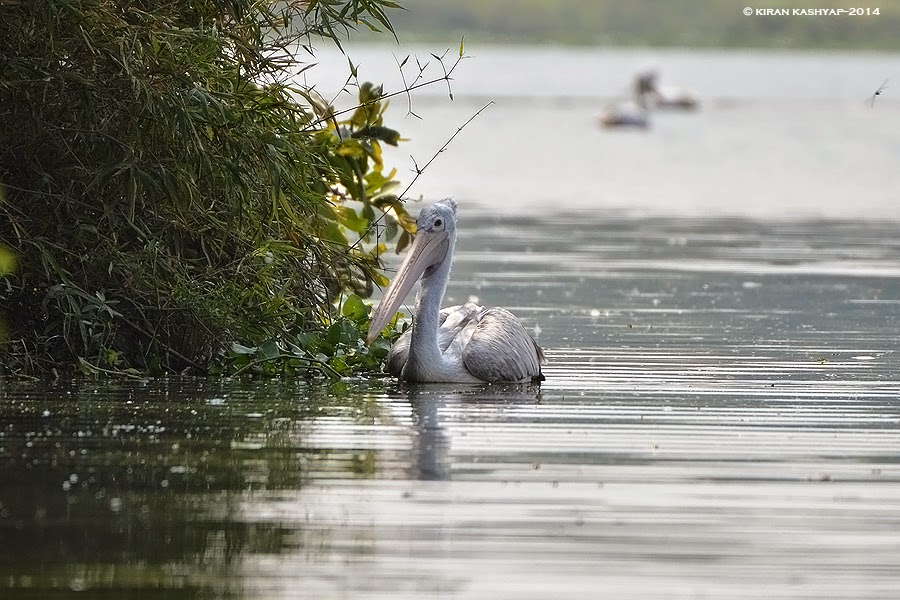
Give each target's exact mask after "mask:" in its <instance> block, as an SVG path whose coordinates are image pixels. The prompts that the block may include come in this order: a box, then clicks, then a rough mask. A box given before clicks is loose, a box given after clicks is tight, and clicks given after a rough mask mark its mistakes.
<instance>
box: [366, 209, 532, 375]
mask: <svg viewBox="0 0 900 600" xmlns="http://www.w3.org/2000/svg"><path fill="white" fill-rule="evenodd" d="M456 224H457V205H456V202H455V201H454V200H451V199H447V200H441V201H440V202H436V203H434V204H432V205H431V206H427V207H425V208H423V209H422V211H421V212H420V213H419V217H418V219H416V227H417V231H416V236H415V239H414V240H413V243H412V246H411V247H410V249H409V251H408V254H407V256H406V258H405V259H404V261H403V264H402V265H401V266H400V268H399V270H398V271H397V274H396V275H394V279H393V281H392V282H391V284H390V285H389V286H388V288H387V290H386V291H385V292H384V296H383V297H382V298H381V302H380V303H379V304H378V307H377V308H376V309H375V312H374V313H373V314H372V320H371V324H370V326H369V334H368V341H369V342H370V343H371V341H372V340H374V339H375V338H376V337H378V335H379V334H380V333H381V331H382V329H383V328H384V327H385V325H387V323H388V321H390V319H391V318H392V317H393V316H394V314H395V313H396V312H397V309H398V308H399V307H400V305H401V303H402V302H403V300H404V299H405V298H406V296H407V294H409V292H410V290H411V289H412V288H413V286H414V285H415V283H416V281H418V280H420V279H421V287H420V289H419V293H418V295H417V297H416V314H415V316H414V317H413V324H412V327H411V328H410V329H409V330H408V331H406V332H405V333H404V334H403V335H402V336H400V339H399V340H397V342H396V343H395V344H394V345H393V347H392V348H391V350H390V353H389V354H388V364H387V367H388V372H389V373H391V374H392V375H395V376H397V377H399V378H400V379H403V380H405V381H413V382H422V383H466V382H494V381H506V382H526V381H542V380H543V379H544V376H543V375H542V374H541V363H542V362H543V361H544V353H543V351H542V350H541V348H540V346H538V345H537V342H535V341H534V338H532V337H531V335H529V333H528V332H527V331H526V330H525V327H524V326H523V325H522V323H521V322H520V321H519V319H518V318H517V317H516V316H515V315H513V314H512V313H511V312H509V311H508V310H506V309H504V308H485V307H483V306H479V305H477V304H475V303H474V302H467V303H466V304H463V305H460V306H452V307H449V308H445V309H443V310H441V302H442V300H443V298H444V292H445V291H446V289H447V282H448V281H449V279H450V268H451V264H452V262H453V252H454V249H455V247H456Z"/></svg>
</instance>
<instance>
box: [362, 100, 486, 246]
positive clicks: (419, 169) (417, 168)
mask: <svg viewBox="0 0 900 600" xmlns="http://www.w3.org/2000/svg"><path fill="white" fill-rule="evenodd" d="M492 104H494V101H493V100H491V101H490V102H488V103H487V104H485V105H484V106H482V107H481V108H479V109H478V110H477V111H475V113H474V114H473V115H472V116H471V117H469V118H468V119H467V120H466V122H465V123H463V124H462V125H460V126H459V127H457V129H456V132H454V134H453V135H451V136H450V138H449V139H448V140H447V141H446V142H444V145H442V146H441V147H440V148H438V150H437V152H435V153H434V154H433V155H432V156H431V158H429V159H428V162H426V163H425V165H424V166H422V167H420V166H419V165H418V164H417V163H416V159H415V158H413V157H412V156H410V158H411V159H412V161H413V165H415V173H416V174H415V176H414V177H413V178H412V181H410V182H409V185H407V186H406V188H405V189H404V190H403V191H402V192H400V194H399V195H398V196H397V197H398V198H400V199H401V201H402V199H403V196H405V195H406V194H407V192H409V190H410V189H411V188H412V186H413V185H415V183H416V181H417V180H418V179H419V177H420V176H421V175H422V173H424V172H425V169H427V168H428V167H429V166H430V165H431V163H433V162H434V161H435V159H437V157H438V156H439V155H440V154H442V153H443V152H444V151H445V150H446V149H447V148H448V147H449V146H450V144H451V143H452V142H453V140H454V139H456V136H458V135H459V134H460V133H461V132H462V130H463V129H465V128H466V127H467V126H468V125H469V123H471V122H472V121H474V120H475V118H476V117H478V115H480V114H481V113H483V112H484V111H485V110H487V108H488V107H489V106H491V105H492ZM386 214H387V213H386V212H382V213H381V215H380V216H379V217H378V218H377V219H375V220H374V221H373V222H372V224H371V225H369V228H368V229H366V231H365V233H363V234H362V235H361V236H359V239H357V240H356V241H355V242H353V243H352V244H350V247H349V248H348V249H347V250H348V251H349V250H352V249H354V248H356V247H357V246H358V245H359V244H360V242H362V240H363V238H365V237H366V236H367V235H369V233H370V232H371V231H372V230H373V229H375V228H376V227H377V226H378V224H379V223H381V221H382V219H384V217H385V215H386Z"/></svg>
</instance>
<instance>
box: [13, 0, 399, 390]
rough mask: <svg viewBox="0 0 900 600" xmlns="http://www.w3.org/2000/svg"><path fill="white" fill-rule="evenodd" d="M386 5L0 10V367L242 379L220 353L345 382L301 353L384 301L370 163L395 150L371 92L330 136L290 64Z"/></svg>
mask: <svg viewBox="0 0 900 600" xmlns="http://www.w3.org/2000/svg"><path fill="white" fill-rule="evenodd" d="M393 7H396V4H394V3H393V2H391V1H389V0H348V1H346V2H343V1H333V2H318V1H298V2H282V1H275V0H255V1H251V0H191V1H190V2H188V1H176V2H167V3H156V2H147V1H133V2H119V1H115V0H29V1H28V2H16V3H0V121H2V123H3V127H2V129H0V184H2V185H4V186H5V187H6V190H7V198H6V200H5V201H0V244H5V245H6V246H8V247H9V248H11V249H12V250H13V251H14V252H15V253H16V255H17V256H18V257H19V265H18V269H17V271H16V273H15V274H14V275H10V274H7V275H5V276H3V278H2V280H0V281H2V283H3V285H2V286H0V307H2V309H3V311H4V313H5V317H4V318H5V320H6V322H7V325H8V326H9V330H10V335H9V339H8V340H7V342H6V344H5V351H6V356H5V362H6V363H7V365H8V366H11V367H12V369H13V370H18V371H20V372H46V371H48V370H51V369H54V368H60V367H61V366H63V365H74V366H77V367H79V368H80V369H81V370H82V371H84V372H86V373H90V372H97V371H102V370H116V371H121V370H126V369H129V368H135V369H138V370H141V371H149V372H160V371H170V370H174V371H181V370H184V369H186V368H188V369H194V370H196V371H205V370H206V368H207V367H208V366H209V365H211V364H212V365H216V369H217V370H220V371H221V370H225V371H228V370H229V369H231V368H235V369H245V368H246V364H245V363H244V362H243V360H244V359H243V358H241V357H245V356H248V354H241V353H240V352H234V348H238V347H240V348H245V349H251V348H256V349H259V351H260V352H263V353H264V354H266V355H272V356H274V355H275V353H276V352H277V353H278V355H282V354H285V353H287V354H293V355H294V357H295V358H298V359H299V358H303V357H305V358H304V360H298V362H297V364H298V365H300V364H301V363H302V365H303V367H304V368H308V367H312V368H320V369H322V370H326V371H328V370H329V369H330V371H333V372H339V373H344V372H346V371H347V369H344V368H343V366H342V365H341V364H338V365H337V366H334V365H331V366H326V367H323V366H322V361H321V360H320V357H319V358H316V357H318V356H319V355H320V354H323V353H326V354H327V352H328V351H332V354H334V353H335V352H336V350H337V345H339V344H341V343H343V344H346V343H347V341H348V340H349V338H350V337H352V335H350V334H349V333H347V332H348V331H349V329H347V330H345V329H344V328H345V327H348V325H347V323H350V324H351V325H352V326H353V327H356V328H357V329H359V328H363V329H364V328H365V326H366V323H365V322H364V321H363V320H362V317H361V314H360V313H359V311H358V309H357V308H356V307H358V304H357V302H358V300H353V298H357V299H358V298H359V297H364V296H366V295H368V294H369V293H370V292H371V290H372V288H373V284H374V283H378V284H383V283H385V281H384V276H383V275H382V274H381V273H380V271H379V268H380V262H379V256H380V255H381V254H383V253H384V252H386V251H387V245H386V244H389V243H394V242H397V241H400V240H405V239H407V238H406V237H404V235H405V236H408V235H409V232H410V231H412V230H413V227H414V221H413V220H412V219H411V218H410V217H409V215H408V214H407V213H406V212H405V211H404V210H403V206H402V204H401V203H400V201H399V200H398V199H397V197H396V196H395V195H392V191H393V189H394V188H395V187H396V185H397V183H396V182H395V181H394V172H393V171H390V172H387V173H385V169H384V165H383V163H382V160H381V147H380V144H381V143H388V144H396V143H397V141H398V140H399V137H400V136H399V133H398V132H396V131H393V130H391V129H389V128H387V127H386V126H385V124H384V109H385V107H386V102H385V101H384V99H383V98H382V92H381V90H380V88H379V87H377V86H374V85H371V84H363V85H361V86H359V94H360V97H359V102H360V106H359V107H358V108H357V110H356V111H354V112H353V113H352V114H351V115H350V116H349V117H348V118H347V119H344V120H338V117H337V115H336V114H335V111H334V109H332V108H331V107H329V106H328V105H327V103H325V102H323V101H322V100H321V99H319V98H317V97H316V96H315V94H314V93H313V92H312V91H311V90H309V89H305V88H302V87H300V88H297V87H292V83H291V79H290V77H291V76H293V75H296V74H297V73H298V72H299V71H301V70H302V69H303V68H306V67H308V66H309V65H301V63H300V62H299V60H298V59H297V58H296V51H297V49H298V48H300V47H304V46H305V47H307V48H308V47H309V45H310V44H311V43H312V41H314V40H318V39H320V38H325V39H330V40H333V41H335V42H339V39H340V37H341V36H342V35H344V34H345V33H346V32H347V31H349V29H350V28H352V26H354V25H355V24H357V23H360V24H364V25H366V26H368V27H370V28H372V29H385V30H388V31H390V30H391V25H390V22H389V21H388V19H387V16H386V14H385V10H386V9H388V8H393ZM379 218H383V219H386V222H387V224H388V227H387V232H386V233H384V234H382V235H381V237H380V238H376V236H375V234H374V233H373V231H374V230H373V228H372V225H373V223H374V222H375V220H376V219H379ZM404 232H406V233H405V234H404ZM345 294H353V295H351V296H349V298H348V299H347V300H346V301H345V302H344V303H343V307H344V309H345V313H344V314H343V315H342V314H340V313H338V312H337V310H338V309H337V308H336V304H335V302H336V301H338V300H339V299H340V298H342V297H343V295H345ZM348 306H352V307H354V308H352V309H350V314H349V315H348V314H347V313H346V310H347V307H348ZM335 327H339V328H340V332H339V333H334V332H335V331H337V330H336V329H335ZM345 333H347V335H346V336H345V335H344V334H345ZM304 336H312V337H304ZM348 336H349V337H348ZM357 337H358V335H357ZM345 338H346V339H345ZM310 339H318V340H322V342H321V343H319V342H317V343H316V344H311V343H310V344H305V343H304V342H303V340H310ZM324 344H330V346H325V345H324ZM228 348H231V349H232V351H231V352H227V351H226V349H228ZM300 350H302V351H303V352H300ZM253 352H256V350H253ZM372 352H373V354H371V357H370V358H373V359H377V357H378V355H377V352H378V349H377V347H376V348H375V349H374V350H373V351H372ZM251 354H252V353H251ZM344 354H345V355H346V354H347V353H346V352H345V353H344ZM307 355H309V356H307ZM310 356H311V357H312V358H310ZM304 361H305V362H304ZM344 363H345V364H346V365H347V367H348V369H350V365H351V364H352V365H353V367H355V368H371V367H373V366H374V363H373V362H372V361H371V360H368V358H367V360H363V361H357V362H354V361H352V360H351V361H349V362H347V361H344ZM230 365H235V366H234V367H232V366H230ZM351 370H352V369H351Z"/></svg>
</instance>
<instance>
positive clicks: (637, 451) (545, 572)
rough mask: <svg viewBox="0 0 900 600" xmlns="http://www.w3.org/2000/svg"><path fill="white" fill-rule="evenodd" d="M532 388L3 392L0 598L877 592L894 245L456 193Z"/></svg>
mask: <svg viewBox="0 0 900 600" xmlns="http://www.w3.org/2000/svg"><path fill="white" fill-rule="evenodd" d="M448 295H449V296H450V297H451V298H450V299H448V302H449V301H459V300H464V299H467V298H468V297H469V296H471V295H477V296H478V298H479V301H481V302H483V303H486V304H500V305H504V306H508V307H510V308H512V309H513V310H514V311H515V312H516V313H517V314H519V315H520V316H521V317H522V318H523V320H524V321H525V324H526V326H527V327H529V328H531V329H532V330H534V331H535V333H536V335H537V336H538V339H539V340H540V342H541V344H542V345H543V346H544V347H545V348H546V350H547V354H548V358H549V363H548V364H547V365H546V369H545V374H546V376H547V381H546V382H544V384H543V385H541V386H540V387H539V388H538V387H531V386H515V385H513V386H469V387H465V386H458V385H426V386H421V385H420V386H411V385H400V384H398V383H396V382H394V381H393V380H390V379H374V380H369V381H364V380H348V381H342V382H336V383H329V382H304V381H252V380H239V381H231V380H185V379H178V378H170V379H163V380H154V381H149V382H103V383H94V382H56V383H10V382H6V383H5V384H4V385H3V387H2V389H0V423H2V426H0V542H2V543H0V596H2V597H3V598H11V599H21V598H29V599H31V598H34V599H37V598H41V599H43V598H63V597H79V598H87V597H91V598H247V599H250V598H292V599H293V598H310V599H312V598H366V599H370V598H410V599H413V598H417V599H418V598H485V599H488V598H490V599H495V598H511V599H512V598H516V599H520V598H534V599H538V598H596V597H615V598H648V599H649V598H653V599H656V598H773V597H777V598H810V599H812V598H816V599H821V598H848V597H852V598H894V597H896V590H897V589H900V568H898V567H900V380H898V377H897V357H898V354H897V339H898V334H900V331H898V328H900V325H898V320H897V305H898V302H900V244H898V243H897V242H896V237H895V227H894V226H893V225H876V224H873V223H870V222H869V223H867V222H842V223H836V222H802V221H795V222H780V223H758V222H754V221H743V220H726V221H711V220H703V221H697V220H695V219H686V220H680V219H654V218H644V219H640V218H637V219H635V218H626V217H622V218H617V219H610V218H597V217H594V218H590V219H585V218H575V217H573V216H572V215H568V216H556V217H544V218H539V219H538V218H524V217H516V218H512V217H508V216H497V215H492V214H488V213H481V212H478V211H474V212H472V211H470V213H469V214H466V215H465V216H464V219H463V222H462V223H461V225H460V240H459V243H458V259H457V261H456V263H455V267H454V275H453V280H452V282H451V285H450V289H449V290H448Z"/></svg>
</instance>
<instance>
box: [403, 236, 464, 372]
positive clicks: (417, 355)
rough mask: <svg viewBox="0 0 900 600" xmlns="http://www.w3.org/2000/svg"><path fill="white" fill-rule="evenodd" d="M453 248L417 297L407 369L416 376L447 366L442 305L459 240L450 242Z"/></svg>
mask: <svg viewBox="0 0 900 600" xmlns="http://www.w3.org/2000/svg"><path fill="white" fill-rule="evenodd" d="M448 241H449V243H450V247H449V248H448V249H447V254H446V256H444V259H443V260H442V261H441V262H439V263H438V264H436V265H434V267H432V270H431V272H428V273H426V275H425V276H424V277H422V284H421V287H420V288H419V293H418V295H417V296H416V316H415V319H413V329H412V340H410V348H409V359H408V362H409V363H412V364H409V365H408V366H407V369H411V370H412V372H413V373H423V372H425V371H434V370H435V369H441V368H443V366H444V356H443V354H442V353H441V349H440V346H439V345H438V328H439V326H440V314H441V302H442V301H443V299H444V292H445V291H446V290H447V282H448V281H449V280H450V267H451V265H452V263H453V249H454V246H455V245H456V239H455V236H451V237H450V239H449V240H448Z"/></svg>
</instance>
